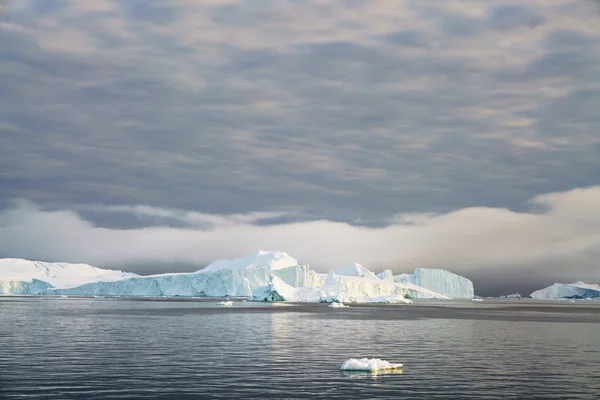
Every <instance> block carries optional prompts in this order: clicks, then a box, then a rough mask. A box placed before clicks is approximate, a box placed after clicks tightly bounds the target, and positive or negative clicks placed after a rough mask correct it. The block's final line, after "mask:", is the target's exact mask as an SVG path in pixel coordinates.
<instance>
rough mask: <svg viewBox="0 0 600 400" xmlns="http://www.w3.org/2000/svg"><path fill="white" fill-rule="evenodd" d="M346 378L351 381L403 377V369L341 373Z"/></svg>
mask: <svg viewBox="0 0 600 400" xmlns="http://www.w3.org/2000/svg"><path fill="white" fill-rule="evenodd" d="M340 374H341V375H342V376H343V377H344V378H351V379H377V378H380V377H382V376H384V375H402V374H403V370H401V369H388V370H381V371H340Z"/></svg>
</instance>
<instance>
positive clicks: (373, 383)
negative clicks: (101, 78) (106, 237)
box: [0, 297, 600, 399]
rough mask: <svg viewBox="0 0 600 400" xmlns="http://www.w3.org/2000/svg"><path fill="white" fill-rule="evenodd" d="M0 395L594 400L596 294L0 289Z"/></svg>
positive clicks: (599, 349) (599, 356)
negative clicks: (356, 369)
mask: <svg viewBox="0 0 600 400" xmlns="http://www.w3.org/2000/svg"><path fill="white" fill-rule="evenodd" d="M555 304H558V303H555ZM351 357H378V358H383V359H386V360H388V361H392V362H401V363H404V365H405V368H404V370H403V373H402V374H384V375H368V374H353V375H345V374H342V373H340V372H339V371H338V367H339V365H340V364H341V363H342V362H343V361H344V360H346V359H348V358H351ZM0 398H6V399H12V398H44V399H46V398H47V399H119V398H145V399H153V398H190V399H192V398H198V399H204V398H206V399H210V398H223V399H225V398H227V399H229V398H233V399H242V398H243V399H259V398H260V399H264V398H277V399H285V398H290V399H292V398H310V399H354V398H356V399H374V398H388V399H393V398H406V399H411V398H415V399H416V398H419V399H442V398H444V399H446V398H454V399H471V398H472V399H492V398H493V399H516V398H524V399H534V398H538V399H559V398H560V399H576V398H580V399H599V398H600V304H599V303H592V302H583V301H582V302H577V303H576V304H570V303H566V302H562V303H560V304H559V305H558V306H548V305H544V304H541V303H537V302H534V301H529V302H528V301H521V302H519V301H504V302H496V303H494V302H483V303H471V302H444V303H440V304H439V305H435V304H433V303H424V304H415V305H410V306H405V305H398V306H357V307H352V308H349V309H331V308H328V307H326V306H325V305H322V304H315V305H310V306H306V305H268V304H262V303H250V302H245V303H242V302H236V303H235V304H234V306H233V307H231V308H224V307H219V306H217V305H216V301H189V300H187V301H172V300H171V301H167V300H161V301H149V300H143V299H137V300H132V299H128V300H125V299H71V298H69V299H65V298H16V297H14V298H10V297H9V298H0Z"/></svg>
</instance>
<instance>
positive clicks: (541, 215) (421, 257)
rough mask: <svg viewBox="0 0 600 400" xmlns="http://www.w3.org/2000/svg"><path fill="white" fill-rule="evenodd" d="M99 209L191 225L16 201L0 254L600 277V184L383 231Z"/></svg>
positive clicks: (501, 283)
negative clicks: (272, 255) (261, 254)
mask: <svg viewBox="0 0 600 400" xmlns="http://www.w3.org/2000/svg"><path fill="white" fill-rule="evenodd" d="M103 211H104V212H120V213H127V214H137V215H141V216H146V217H148V216H150V217H155V218H170V219H177V220H180V221H181V223H182V224H185V225H186V226H187V228H171V227H165V226H163V227H151V228H138V229H108V228H102V227H97V226H94V225H93V224H91V223H90V222H89V221H87V220H85V219H83V218H82V217H81V216H80V215H79V214H78V213H76V212H73V211H69V210H60V211H44V210H42V209H40V208H39V207H37V206H36V205H34V204H31V203H28V202H15V203H14V204H13V207H11V208H9V209H6V210H4V211H3V212H2V213H0V255H3V256H10V257H20V256H23V255H27V256H28V257H30V258H35V259H42V260H57V261H58V260H60V261H71V262H76V261H77V262H88V263H92V264H96V265H102V266H112V267H123V266H127V265H137V267H136V271H137V272H142V273H144V272H146V273H147V272H149V271H148V267H146V268H145V267H144V265H153V264H157V263H158V264H163V265H168V264H180V265H183V264H187V265H188V266H193V269H197V268H200V267H201V266H203V265H205V263H206V262H208V261H211V260H215V259H219V258H235V257H239V256H243V255H246V254H249V253H251V252H253V251H255V250H256V249H275V250H283V251H287V252H289V253H290V254H292V255H293V256H295V257H297V258H298V259H299V260H300V262H302V263H310V264H311V265H313V266H314V267H315V268H316V269H319V270H322V271H325V270H328V269H331V268H335V267H338V266H341V265H343V264H345V263H349V262H352V261H356V262H360V263H362V264H364V265H365V266H368V267H370V268H371V269H375V270H377V269H383V268H392V269H393V270H394V271H395V272H397V273H399V272H407V271H411V270H413V269H414V268H415V267H441V268H447V269H450V270H452V271H455V272H457V273H463V274H466V275H467V276H469V275H472V276H474V277H480V276H482V274H483V275H485V276H486V278H487V282H486V281H485V280H484V281H482V282H481V283H482V284H483V286H482V287H485V288H487V289H489V290H496V291H499V290H502V289H507V290H508V289H509V288H510V287H511V284H512V285H513V286H514V284H515V283H517V284H521V285H523V284H527V285H528V287H529V286H533V287H535V286H537V285H541V284H542V283H544V284H545V283H547V282H548V281H551V280H553V279H554V278H556V279H563V280H564V279H571V280H575V279H587V280H589V281H599V280H600V268H599V265H598V260H599V259H600V187H598V186H597V187H590V188H586V189H577V190H573V191H569V192H565V193H552V194H547V195H543V196H538V197H536V198H535V199H533V200H532V202H531V211H532V212H531V213H518V212H513V211H509V210H507V209H498V208H483V207H480V208H466V209H462V210H459V211H455V212H451V213H447V214H402V215H396V216H394V217H393V218H390V220H389V222H390V224H389V225H388V226H387V227H381V228H366V227H359V226H352V225H348V224H344V223H336V222H331V221H309V222H297V223H285V224H278V225H266V226H265V225H260V224H258V225H257V221H260V220H261V219H263V218H266V217H268V216H267V215H265V214H262V213H260V214H248V215H230V216H215V215H203V214H199V213H195V212H184V211H180V210H163V209H156V208H152V207H146V206H138V207H119V208H106V209H105V210H103ZM273 217H280V216H279V215H276V216H273ZM152 272H156V271H152ZM490 281H492V282H490ZM494 287H495V289H494Z"/></svg>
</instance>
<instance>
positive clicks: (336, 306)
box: [327, 302, 348, 308]
mask: <svg viewBox="0 0 600 400" xmlns="http://www.w3.org/2000/svg"><path fill="white" fill-rule="evenodd" d="M327 307H329V308H348V306H347V305H345V304H344V303H337V302H334V303H331V304H330V305H328V306H327Z"/></svg>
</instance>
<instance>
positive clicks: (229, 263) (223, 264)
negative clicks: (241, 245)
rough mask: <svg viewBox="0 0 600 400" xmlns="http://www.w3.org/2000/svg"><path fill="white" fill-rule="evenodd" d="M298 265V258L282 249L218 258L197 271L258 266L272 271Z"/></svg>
mask: <svg viewBox="0 0 600 400" xmlns="http://www.w3.org/2000/svg"><path fill="white" fill-rule="evenodd" d="M295 265H298V260H296V259H295V258H293V257H291V256H290V255H289V254H287V253H284V252H281V251H264V250H258V251H257V252H255V253H253V254H251V255H249V256H246V257H242V258H236V259H235V260H217V261H214V262H212V263H211V264H209V265H208V266H207V267H205V268H203V269H201V270H199V271H196V272H198V273H206V272H215V271H220V270H224V269H250V268H256V267H268V268H269V269H271V270H272V271H274V270H277V269H282V268H287V267H293V266H295Z"/></svg>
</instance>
